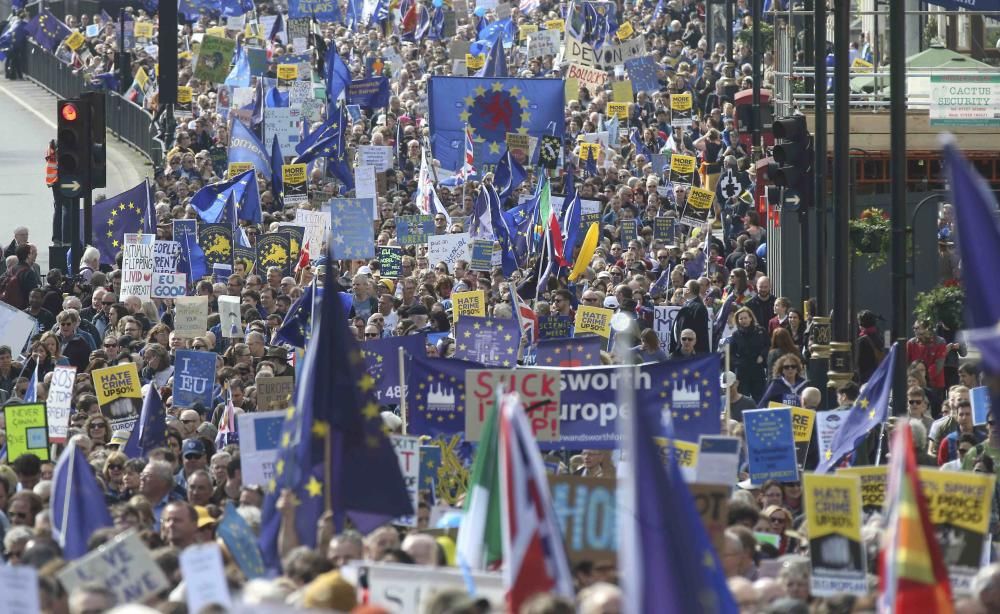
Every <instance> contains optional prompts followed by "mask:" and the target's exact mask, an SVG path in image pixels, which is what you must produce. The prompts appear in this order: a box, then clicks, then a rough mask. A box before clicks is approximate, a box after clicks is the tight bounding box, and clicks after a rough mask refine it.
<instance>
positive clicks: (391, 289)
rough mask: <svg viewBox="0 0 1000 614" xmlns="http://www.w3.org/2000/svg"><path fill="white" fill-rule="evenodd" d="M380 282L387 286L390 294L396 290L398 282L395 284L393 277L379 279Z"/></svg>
mask: <svg viewBox="0 0 1000 614" xmlns="http://www.w3.org/2000/svg"><path fill="white" fill-rule="evenodd" d="M378 283H380V284H382V285H383V286H385V287H386V289H387V290H388V291H389V293H390V294H392V293H393V292H395V291H396V284H394V283H393V282H392V280H391V279H380V280H378Z"/></svg>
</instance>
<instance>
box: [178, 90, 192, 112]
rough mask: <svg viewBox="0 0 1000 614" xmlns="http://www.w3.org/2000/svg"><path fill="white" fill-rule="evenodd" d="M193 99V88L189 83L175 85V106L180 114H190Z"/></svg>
mask: <svg viewBox="0 0 1000 614" xmlns="http://www.w3.org/2000/svg"><path fill="white" fill-rule="evenodd" d="M193 100H194V89H193V88H192V87H191V86H190V85H178V86H177V107H178V110H179V111H180V112H181V114H182V115H185V116H187V115H190V113H191V103H192V101H193Z"/></svg>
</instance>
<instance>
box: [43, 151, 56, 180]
mask: <svg viewBox="0 0 1000 614" xmlns="http://www.w3.org/2000/svg"><path fill="white" fill-rule="evenodd" d="M57 181H59V169H58V167H57V166H56V156H55V154H51V155H46V156H45V185H55V184H56V182H57Z"/></svg>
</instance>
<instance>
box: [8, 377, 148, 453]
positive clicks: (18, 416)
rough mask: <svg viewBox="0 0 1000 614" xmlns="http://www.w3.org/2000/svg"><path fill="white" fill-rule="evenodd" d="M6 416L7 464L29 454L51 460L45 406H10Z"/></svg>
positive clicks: (39, 404)
mask: <svg viewBox="0 0 1000 614" xmlns="http://www.w3.org/2000/svg"><path fill="white" fill-rule="evenodd" d="M132 366H133V368H134V367H135V365H132ZM4 414H5V415H6V418H7V462H8V463H13V462H14V461H15V460H17V459H18V458H19V457H20V456H21V455H23V454H28V453H31V454H34V455H35V456H37V457H38V458H40V459H41V460H43V461H44V460H49V429H48V425H47V420H46V418H47V416H46V413H45V405H43V404H41V403H38V404H31V405H8V406H7V407H5V408H4Z"/></svg>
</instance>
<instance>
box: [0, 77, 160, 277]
mask: <svg viewBox="0 0 1000 614" xmlns="http://www.w3.org/2000/svg"><path fill="white" fill-rule="evenodd" d="M0 135H3V137H2V140H0V244H2V246H3V247H6V246H7V245H8V244H10V242H11V240H12V239H13V238H14V229H15V228H17V227H18V226H27V227H28V232H29V238H28V240H29V241H31V242H32V243H34V244H35V245H37V246H38V264H39V266H40V267H41V270H42V273H43V274H44V273H45V272H46V271H48V269H49V245H50V244H51V239H52V191H51V190H50V189H49V188H48V186H46V185H45V158H44V157H45V151H46V148H47V147H48V144H49V141H50V140H51V139H54V138H55V136H56V97H55V96H53V95H52V94H51V93H50V92H49V91H48V90H46V89H44V88H42V87H41V86H38V85H36V84H34V83H33V82H31V81H8V80H5V79H0ZM107 143H108V187H107V188H105V189H100V190H97V191H95V196H96V195H97V194H100V193H105V194H107V195H109V196H113V195H115V194H118V193H120V192H123V191H125V190H126V189H128V188H131V187H133V186H135V185H136V184H137V183H139V182H140V181H142V178H143V177H144V176H147V175H149V174H150V173H149V169H150V168H151V167H149V166H147V165H145V164H144V162H145V161H146V160H145V158H144V157H143V156H142V155H141V154H140V153H138V152H137V151H135V150H134V149H131V148H130V147H128V146H126V145H124V144H121V143H118V142H117V141H116V140H115V138H114V136H113V135H111V134H110V133H109V134H108V140H107Z"/></svg>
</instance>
